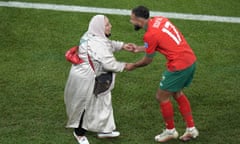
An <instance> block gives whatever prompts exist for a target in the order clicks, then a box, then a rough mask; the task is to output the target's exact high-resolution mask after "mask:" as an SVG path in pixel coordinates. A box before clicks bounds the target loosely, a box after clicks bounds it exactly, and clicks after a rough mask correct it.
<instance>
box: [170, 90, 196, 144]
mask: <svg viewBox="0 0 240 144" xmlns="http://www.w3.org/2000/svg"><path fill="white" fill-rule="evenodd" d="M173 96H174V98H175V100H176V101H177V103H178V108H179V111H180V113H181V115H182V117H183V119H184V121H185V123H186V127H187V129H186V132H185V133H184V135H183V136H181V137H180V139H181V140H183V141H187V140H190V139H191V138H196V137H197V136H198V131H197V129H196V128H195V125H194V121H193V116H192V110H191V106H190V102H189V100H188V98H187V97H186V96H185V95H184V93H183V92H177V93H175V94H174V95H173Z"/></svg>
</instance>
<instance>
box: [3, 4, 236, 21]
mask: <svg viewBox="0 0 240 144" xmlns="http://www.w3.org/2000/svg"><path fill="white" fill-rule="evenodd" d="M0 6H2V7H17V8H32V9H44V10H55V11H70V12H86V13H102V14H114V15H130V13H131V11H130V10H127V9H110V8H96V7H83V6H73V5H59V4H44V3H28V2H14V1H12V2H11V1H9V2H1V1H0ZM150 13H151V16H157V15H158V16H160V15H161V16H165V17H168V18H173V19H185V20H197V21H214V22H228V23H240V17H226V16H212V15H198V14H184V13H172V12H158V11H151V12H150Z"/></svg>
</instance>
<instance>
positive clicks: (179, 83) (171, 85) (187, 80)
mask: <svg viewBox="0 0 240 144" xmlns="http://www.w3.org/2000/svg"><path fill="white" fill-rule="evenodd" d="M195 69H196V63H194V64H193V65H191V66H190V67H188V68H186V69H184V70H181V71H175V72H170V71H168V70H167V71H165V72H164V73H163V76H162V80H161V82H160V89H162V90H167V91H170V92H178V91H181V90H182V89H183V88H184V87H187V86H189V85H190V84H191V82H192V79H193V75H194V72H195Z"/></svg>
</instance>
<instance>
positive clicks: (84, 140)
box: [73, 132, 89, 144]
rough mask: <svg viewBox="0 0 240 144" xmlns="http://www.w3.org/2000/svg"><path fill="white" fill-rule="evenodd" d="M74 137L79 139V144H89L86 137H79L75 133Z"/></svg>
mask: <svg viewBox="0 0 240 144" xmlns="http://www.w3.org/2000/svg"><path fill="white" fill-rule="evenodd" d="M73 135H74V137H75V138H76V139H77V141H78V143H79V144H89V142H88V139H87V137H86V136H78V135H77V134H76V133H75V132H73Z"/></svg>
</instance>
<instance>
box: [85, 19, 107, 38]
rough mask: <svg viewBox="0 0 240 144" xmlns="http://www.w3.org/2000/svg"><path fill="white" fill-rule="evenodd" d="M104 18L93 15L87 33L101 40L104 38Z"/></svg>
mask: <svg viewBox="0 0 240 144" xmlns="http://www.w3.org/2000/svg"><path fill="white" fill-rule="evenodd" d="M104 18H105V16H104V15H95V16H94V17H92V19H91V21H90V23H89V26H88V33H89V34H93V35H96V36H99V37H102V38H106V36H105V32H104V31H105V20H104Z"/></svg>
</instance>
